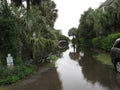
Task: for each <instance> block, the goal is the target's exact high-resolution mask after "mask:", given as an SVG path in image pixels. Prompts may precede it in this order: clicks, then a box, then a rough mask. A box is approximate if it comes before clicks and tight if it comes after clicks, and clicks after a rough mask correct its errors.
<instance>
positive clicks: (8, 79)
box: [0, 65, 35, 85]
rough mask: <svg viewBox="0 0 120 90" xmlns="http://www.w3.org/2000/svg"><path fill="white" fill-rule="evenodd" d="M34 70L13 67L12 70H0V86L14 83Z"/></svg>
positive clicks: (24, 67)
mask: <svg viewBox="0 0 120 90" xmlns="http://www.w3.org/2000/svg"><path fill="white" fill-rule="evenodd" d="M34 70H35V66H32V65H31V66H25V65H20V66H15V67H14V68H13V69H9V68H7V67H1V68H0V85H5V84H11V83H15V82H16V81H18V80H19V79H22V78H24V77H25V76H27V75H29V74H30V73H32V72H33V71H34Z"/></svg>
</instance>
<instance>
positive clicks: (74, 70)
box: [2, 46, 120, 90]
mask: <svg viewBox="0 0 120 90" xmlns="http://www.w3.org/2000/svg"><path fill="white" fill-rule="evenodd" d="M59 55H60V58H59V59H58V60H57V61H56V63H55V66H56V68H53V69H49V70H48V69H46V68H45V69H41V67H40V70H38V72H36V73H34V74H33V75H32V76H30V77H29V78H26V79H25V80H22V81H19V82H18V83H16V84H14V85H10V86H8V87H5V88H4V87H3V89H2V90H120V74H119V73H116V72H115V71H114V70H113V69H111V68H110V66H107V65H103V64H102V63H100V62H98V61H97V60H95V59H94V58H93V57H92V52H86V53H82V52H81V53H75V52H74V49H73V48H71V46H70V48H69V49H68V50H66V51H64V52H63V53H60V54H59Z"/></svg>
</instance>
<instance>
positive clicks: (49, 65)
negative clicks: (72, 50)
mask: <svg viewBox="0 0 120 90" xmlns="http://www.w3.org/2000/svg"><path fill="white" fill-rule="evenodd" d="M56 60H57V56H56V55H51V56H50V61H51V62H50V63H49V64H48V65H47V66H48V67H50V68H52V67H55V61H56Z"/></svg>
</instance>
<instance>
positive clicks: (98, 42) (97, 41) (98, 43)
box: [92, 33, 120, 51]
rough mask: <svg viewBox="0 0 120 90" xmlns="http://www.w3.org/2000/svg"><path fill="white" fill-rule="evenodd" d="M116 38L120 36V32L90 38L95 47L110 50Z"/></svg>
mask: <svg viewBox="0 0 120 90" xmlns="http://www.w3.org/2000/svg"><path fill="white" fill-rule="evenodd" d="M117 38H120V33H116V34H110V35H108V36H107V37H96V38H94V39H92V44H93V46H94V47H95V48H100V49H103V50H105V51H110V49H111V47H112V46H113V44H114V42H115V40H116V39H117Z"/></svg>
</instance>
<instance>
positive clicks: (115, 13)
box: [76, 0, 120, 51]
mask: <svg viewBox="0 0 120 90" xmlns="http://www.w3.org/2000/svg"><path fill="white" fill-rule="evenodd" d="M119 10H120V1H119V0H114V1H113V2H112V3H111V4H110V5H109V6H107V7H105V8H104V11H103V9H102V8H98V9H96V10H93V9H91V8H89V9H88V10H87V11H85V12H84V14H83V15H82V16H81V19H80V24H79V27H78V29H77V35H76V41H77V46H80V45H84V46H88V47H91V44H92V45H93V46H94V47H95V48H102V49H104V50H106V51H109V50H110V48H111V47H112V44H113V42H114V40H115V39H116V38H118V37H119V34H118V36H117V35H113V36H112V35H110V34H113V33H114V34H115V33H118V32H119V31H120V25H119V22H120V11H119ZM106 36H107V37H106ZM102 39H103V40H102ZM83 40H84V41H83Z"/></svg>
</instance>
